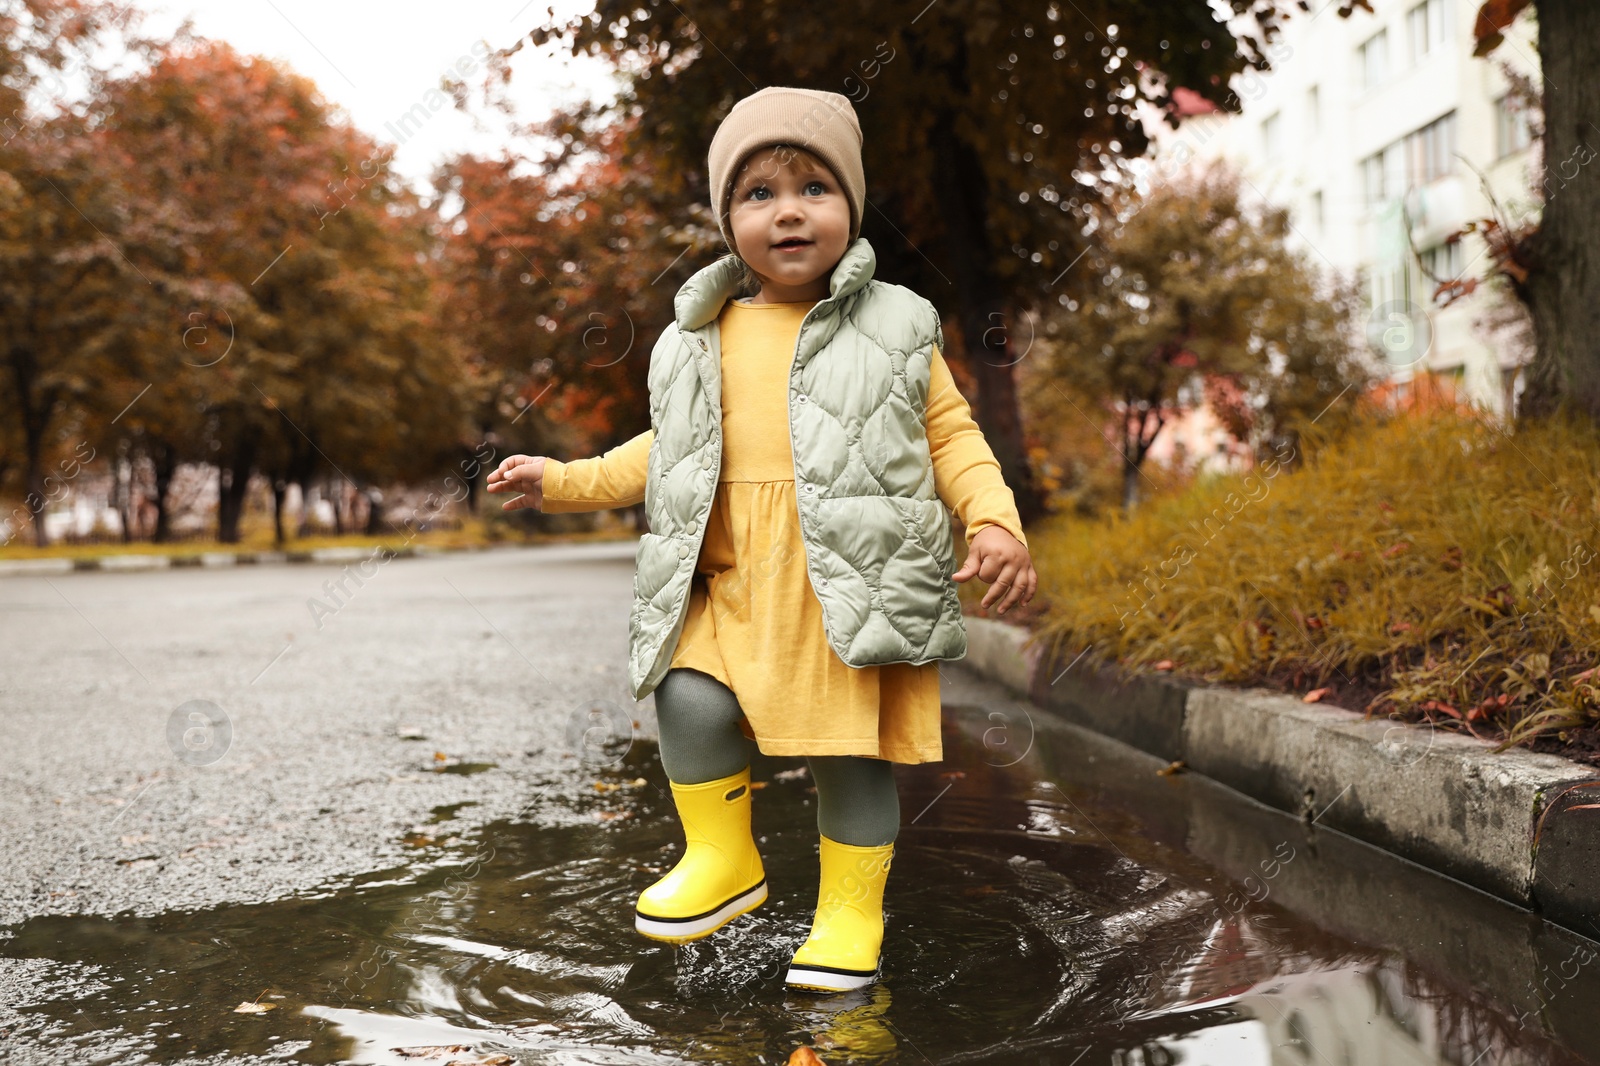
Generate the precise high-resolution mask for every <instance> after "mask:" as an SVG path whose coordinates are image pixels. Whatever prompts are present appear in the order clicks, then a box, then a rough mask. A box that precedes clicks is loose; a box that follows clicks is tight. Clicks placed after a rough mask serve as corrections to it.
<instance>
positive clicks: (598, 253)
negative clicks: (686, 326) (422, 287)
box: [434, 106, 706, 503]
mask: <svg viewBox="0 0 1600 1066" xmlns="http://www.w3.org/2000/svg"><path fill="white" fill-rule="evenodd" d="M589 121H590V114H589V109H588V108H587V107H584V106H580V107H578V108H577V109H575V110H573V111H564V112H559V113H557V114H556V115H554V116H553V117H551V118H550V119H548V120H546V121H543V122H541V123H538V124H536V125H535V126H533V127H530V128H529V130H528V132H529V133H530V135H532V136H533V137H534V138H535V139H537V141H538V142H540V143H543V144H546V145H549V146H551V150H550V152H549V154H547V155H546V156H544V157H543V158H540V159H524V158H521V157H518V156H513V155H509V154H508V155H505V156H502V157H500V158H497V159H482V158H476V157H472V156H462V157H458V158H456V159H453V160H450V161H448V162H447V163H446V164H444V165H442V166H441V167H440V168H439V169H438V170H437V172H436V173H435V176H434V185H435V187H436V188H438V189H439V190H440V192H441V194H442V196H443V198H444V199H445V200H446V201H448V202H450V207H451V210H452V212H453V213H452V214H451V216H450V217H449V218H448V219H447V220H445V222H444V223H443V225H444V231H445V244H446V252H445V267H446V268H445V271H444V273H445V276H446V277H447V278H448V279H449V284H450V289H451V295H450V299H449V300H448V301H447V306H448V307H449V316H450V317H449V322H450V331H451V332H452V334H453V335H455V336H457V337H459V338H460V339H461V341H462V343H463V346H464V348H465V349H466V352H467V356H466V358H467V361H468V366H469V368H470V370H469V373H470V376H471V379H472V381H473V382H474V383H475V392H474V395H475V407H474V411H475V414H474V418H475V422H476V426H477V428H478V430H479V431H480V433H481V434H482V435H483V436H484V437H485V439H489V440H493V441H496V442H498V443H499V445H500V448H499V449H498V452H499V453H510V452H514V451H524V452H532V453H534V454H556V455H558V456H560V455H565V456H568V457H571V458H576V457H578V455H582V454H597V453H598V452H601V451H604V450H605V449H606V448H609V447H611V446H612V445H614V444H618V443H621V442H622V441H623V440H626V439H627V438H629V437H631V436H634V435H635V434H637V433H641V432H643V431H645V430H647V429H649V426H650V418H649V403H648V393H649V389H648V385H647V381H646V379H647V374H648V370H649V356H650V350H651V348H652V346H653V344H654V341H655V338H656V336H657V335H658V334H659V332H660V331H661V330H662V329H663V328H665V327H666V326H667V324H668V323H670V322H671V320H672V316H673V306H672V299H673V296H674V295H675V294H676V292H677V289H678V286H679V285H680V284H681V283H682V282H683V280H685V279H686V278H687V276H688V275H689V273H691V272H692V270H693V269H695V268H697V267H698V265H699V264H698V263H695V262H694V261H693V260H692V258H691V257H690V256H689V255H686V254H685V253H686V252H690V251H691V250H692V249H694V248H698V247H700V246H701V245H702V243H703V242H704V241H705V239H706V235H705V232H704V231H703V230H700V229H698V228H679V227H675V226H674V225H672V220H673V218H674V210H673V209H674V208H675V207H676V206H677V200H676V196H675V190H676V188H677V182H675V181H671V180H663V175H661V174H660V172H659V169H658V168H657V167H655V166H653V165H652V162H651V161H650V160H649V159H648V158H646V157H644V156H643V155H642V154H641V153H639V152H638V150H637V148H636V143H637V140H638V137H639V133H638V130H637V129H636V128H635V127H636V123H633V122H631V121H630V122H624V123H621V124H616V125H609V124H607V125H602V126H600V127H597V128H593V129H590V128H587V127H586V124H587V123H588V122H589ZM575 131H576V133H577V134H579V135H575ZM573 452H577V453H578V455H574V454H572V453H573ZM486 473H487V471H486V470H480V471H475V472H474V474H475V476H474V479H473V480H472V482H471V483H470V484H471V488H472V489H473V495H472V497H471V499H472V500H473V501H474V503H475V502H476V499H477V490H478V489H479V487H480V481H481V475H482V474H486Z"/></svg>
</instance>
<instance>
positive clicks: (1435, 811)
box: [964, 615, 1600, 938]
mask: <svg viewBox="0 0 1600 1066" xmlns="http://www.w3.org/2000/svg"><path fill="white" fill-rule="evenodd" d="M966 624H967V657H966V659H965V660H964V661H965V662H966V663H967V665H969V666H970V667H972V668H973V669H974V670H976V671H977V672H979V673H981V674H983V675H984V676H986V677H988V678H990V679H991V680H994V681H997V682H999V683H1000V684H1002V685H1004V686H1005V687H1007V688H1009V689H1011V690H1012V691H1013V692H1016V693H1018V694H1020V695H1023V696H1024V697H1025V698H1027V699H1028V700H1030V701H1031V702H1032V703H1034V704H1035V705H1037V706H1039V707H1042V708H1045V709H1047V710H1049V711H1051V712H1053V713H1055V714H1057V715H1059V716H1060V717H1062V718H1063V719H1065V720H1067V721H1070V722H1073V723H1074V724H1076V725H1080V726H1083V727H1084V728H1087V729H1091V730H1093V731H1095V732H1097V733H1102V734H1105V735H1107V736H1110V737H1112V738H1114V739H1117V740H1120V741H1122V742H1124V743H1126V744H1129V745H1131V746H1132V747H1135V748H1138V749H1140V750H1141V751H1146V752H1149V753H1150V754H1152V755H1158V756H1160V757H1162V758H1164V759H1169V760H1179V759H1181V760H1182V761H1183V762H1184V764H1185V766H1186V767H1187V768H1188V769H1190V770H1193V771H1195V772H1197V773H1201V774H1205V775H1206V776H1207V777H1210V778H1212V779H1213V780H1216V781H1219V782H1221V783H1222V784H1225V785H1227V786H1229V787H1231V788H1233V789H1235V790H1236V791H1238V792H1242V793H1244V794H1245V795H1247V796H1251V797H1253V798H1255V799H1257V800H1260V801H1261V802H1263V803H1266V804H1268V805H1270V806H1273V807H1276V808H1278V809H1279V810H1283V811H1288V812H1290V813H1292V814H1296V815H1299V816H1300V817H1301V818H1302V819H1303V820H1305V821H1308V822H1313V821H1314V822H1318V823H1320V824H1322V825H1326V826H1329V827H1331V828H1334V829H1338V830H1340V831H1341V832H1344V833H1348V834H1350V835H1351V836H1353V837H1357V838H1359V839H1361V840H1365V841H1367V842H1369V843H1372V844H1375V845H1377V846H1378V847H1381V848H1383V849H1385V850H1386V851H1390V852H1393V853H1394V854H1396V855H1400V856H1402V857H1403V858H1407V859H1410V860H1412V861H1413V862H1416V863H1418V864H1420V865H1422V866H1426V867H1428V868H1429V869H1432V870H1436V871H1438V872H1440V873H1443V874H1446V875H1448V876H1450V877H1453V878H1455V879H1457V880H1460V881H1463V882H1465V883H1467V884H1469V885H1472V886H1473V887H1475V888H1479V889H1482V890H1483V891H1485V892H1488V893H1491V894H1492V895H1495V896H1498V897H1500V898H1501V899H1506V900H1510V901H1511V902H1513V903H1517V904H1520V905H1522V906H1525V907H1530V908H1532V909H1533V910H1535V911H1537V912H1539V913H1540V914H1541V915H1542V916H1543V917H1544V918H1546V919H1547V920H1549V921H1552V922H1555V923H1556V924H1558V925H1562V926H1565V927H1566V928H1568V929H1571V930H1573V931H1574V932H1577V933H1581V934H1582V935H1584V936H1587V937H1591V938H1595V937H1600V808H1596V809H1589V806H1588V805H1590V804H1596V803H1600V772H1597V771H1596V770H1595V769H1594V768H1592V767H1589V766H1586V765H1584V764H1582V763H1578V762H1573V761H1572V760H1570V759H1563V758H1561V757H1559V756H1555V755H1545V754H1539V753H1536V752H1530V751H1526V750H1524V749H1519V748H1511V749H1508V750H1506V751H1504V752H1501V753H1500V754H1495V753H1494V752H1493V751H1492V748H1493V746H1494V745H1492V744H1490V743H1489V742H1487V741H1480V740H1475V739H1473V738H1472V737H1465V736H1459V735H1456V734H1454V733H1446V732H1443V731H1439V730H1435V729H1434V728H1432V727H1419V726H1415V725H1411V724H1407V723H1399V722H1394V721H1390V720H1388V719H1369V718H1366V717H1364V716H1363V715H1361V714H1359V713H1357V712H1355V711H1348V710H1344V709H1342V708H1338V707H1324V706H1321V705H1319V704H1314V703H1305V702H1304V701H1302V700H1300V699H1298V698H1296V697H1294V696H1289V695H1285V694H1283V693H1281V692H1274V691H1271V690H1267V689H1229V688H1221V687H1213V686H1203V685H1191V684H1185V683H1184V682H1181V681H1178V680H1175V679H1173V678H1170V677H1166V676H1163V675H1155V676H1149V675H1128V674H1123V673H1121V672H1118V671H1114V670H1110V669H1108V668H1106V667H1104V666H1100V665H1094V666H1091V665H1089V661H1088V660H1087V659H1084V660H1082V661H1079V660H1075V659H1072V658H1068V657H1066V656H1064V655H1061V654H1059V653H1054V652H1053V651H1052V650H1051V649H1047V648H1045V647H1043V646H1042V642H1040V641H1036V640H1034V639H1033V634H1032V633H1031V632H1030V631H1029V630H1026V629H1023V628H1021V627H1019V626H1013V625H1008V624H1006V623H1003V622H997V621H994V620H992V619H988V618H981V617H973V616H970V615H969V616H968V617H967V618H966Z"/></svg>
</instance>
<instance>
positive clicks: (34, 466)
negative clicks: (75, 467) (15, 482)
mask: <svg viewBox="0 0 1600 1066" xmlns="http://www.w3.org/2000/svg"><path fill="white" fill-rule="evenodd" d="M27 448H28V459H27V466H28V498H27V503H28V510H29V511H31V512H32V513H33V542H34V543H35V544H37V545H38V546H39V547H41V548H47V547H49V546H50V538H49V536H48V535H46V533H45V531H44V509H45V505H46V504H47V503H49V502H50V497H49V496H48V495H47V494H46V491H45V484H44V467H43V465H42V464H41V461H40V457H39V453H40V450H41V448H40V445H39V444H37V443H35V442H34V441H32V440H29V441H28V442H27Z"/></svg>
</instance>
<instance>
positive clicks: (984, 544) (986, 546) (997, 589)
mask: <svg viewBox="0 0 1600 1066" xmlns="http://www.w3.org/2000/svg"><path fill="white" fill-rule="evenodd" d="M973 576H977V577H978V579H979V580H981V581H983V582H984V583H985V584H987V585H989V591H988V592H986V593H984V596H983V602H982V604H981V606H983V607H985V608H987V607H988V606H989V605H990V604H991V603H993V602H994V601H995V600H996V599H997V598H998V599H999V601H1000V613H1001V614H1005V613H1006V610H1007V608H1010V607H1014V606H1016V605H1018V604H1025V603H1027V602H1028V601H1029V600H1031V599H1033V594H1034V591H1035V590H1036V589H1038V587H1039V575H1038V574H1036V573H1034V570H1033V558H1032V556H1030V555H1029V554H1028V549H1027V547H1026V546H1025V545H1024V544H1023V543H1022V541H1020V540H1018V539H1017V538H1016V537H1013V536H1012V535H1011V534H1010V533H1007V532H1006V531H1005V530H1004V529H1002V528H1000V527H999V526H984V527H983V528H982V529H980V530H978V532H977V534H976V535H975V536H973V538H972V544H971V546H970V547H968V549H967V561H966V562H964V563H962V564H961V569H960V570H957V571H956V572H955V573H954V574H952V575H951V577H953V578H954V579H955V580H957V581H968V580H971V579H972V577H973Z"/></svg>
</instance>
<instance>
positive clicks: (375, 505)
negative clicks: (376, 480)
mask: <svg viewBox="0 0 1600 1066" xmlns="http://www.w3.org/2000/svg"><path fill="white" fill-rule="evenodd" d="M382 532H383V492H382V490H380V489H377V488H369V489H367V536H369V537H376V536H378V535H379V534H380V533H382Z"/></svg>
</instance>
